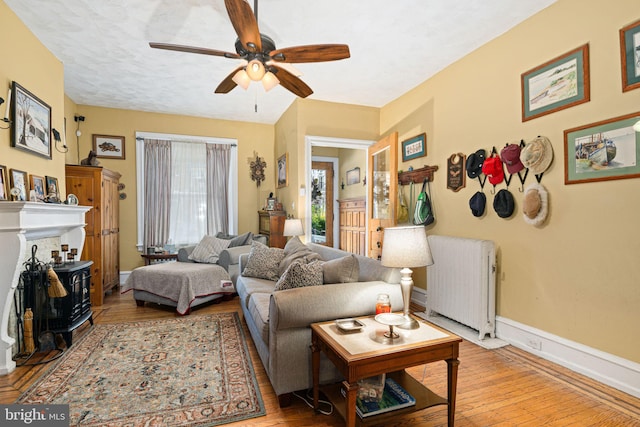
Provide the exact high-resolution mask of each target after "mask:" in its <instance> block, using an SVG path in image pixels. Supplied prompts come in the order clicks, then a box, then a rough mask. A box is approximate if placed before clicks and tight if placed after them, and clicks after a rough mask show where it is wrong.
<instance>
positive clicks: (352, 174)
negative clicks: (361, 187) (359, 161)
mask: <svg viewBox="0 0 640 427" xmlns="http://www.w3.org/2000/svg"><path fill="white" fill-rule="evenodd" d="M359 182H360V168H358V167H355V168H353V169H351V170H348V171H347V185H353V184H357V183H359Z"/></svg>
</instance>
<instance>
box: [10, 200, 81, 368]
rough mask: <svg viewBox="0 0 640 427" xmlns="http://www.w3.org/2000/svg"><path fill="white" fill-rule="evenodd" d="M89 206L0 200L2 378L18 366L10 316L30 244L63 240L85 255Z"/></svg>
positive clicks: (61, 241) (62, 241)
mask: <svg viewBox="0 0 640 427" xmlns="http://www.w3.org/2000/svg"><path fill="white" fill-rule="evenodd" d="M89 209H91V207H90V206H68V205H57V204H48V203H36V202H9V201H0V241H1V242H2V244H1V245H0V375H5V374H8V373H9V372H11V371H13V370H14V369H15V367H16V363H15V362H14V361H13V360H12V348H13V344H14V342H15V340H14V339H13V338H12V337H10V336H9V313H10V312H11V305H12V304H13V294H14V292H15V289H16V287H17V286H18V278H19V276H20V271H21V270H22V269H23V267H22V266H23V263H24V261H25V253H26V248H27V241H29V240H37V239H44V238H48V237H60V243H67V244H69V246H70V247H73V248H78V253H82V248H83V245H84V238H85V231H84V225H85V214H86V213H87V212H88V211H89Z"/></svg>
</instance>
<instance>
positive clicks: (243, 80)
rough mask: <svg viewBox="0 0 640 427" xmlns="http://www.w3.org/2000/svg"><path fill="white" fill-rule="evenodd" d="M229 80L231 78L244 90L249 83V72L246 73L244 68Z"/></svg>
mask: <svg viewBox="0 0 640 427" xmlns="http://www.w3.org/2000/svg"><path fill="white" fill-rule="evenodd" d="M231 80H233V82H234V83H235V84H237V85H238V86H240V87H241V88H242V89H244V90H247V88H248V87H249V84H250V83H251V79H250V78H249V74H247V72H246V71H245V70H244V69H242V70H239V71H238V72H237V73H236V74H235V75H234V76H233V78H232V79H231Z"/></svg>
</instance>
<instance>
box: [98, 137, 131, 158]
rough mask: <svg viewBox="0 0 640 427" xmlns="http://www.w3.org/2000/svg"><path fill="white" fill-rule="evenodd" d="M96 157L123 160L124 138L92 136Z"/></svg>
mask: <svg viewBox="0 0 640 427" xmlns="http://www.w3.org/2000/svg"><path fill="white" fill-rule="evenodd" d="M93 151H95V152H96V157H101V158H103V159H122V160H124V136H110V135H95V134H94V135H93Z"/></svg>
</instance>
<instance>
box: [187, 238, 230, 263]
mask: <svg viewBox="0 0 640 427" xmlns="http://www.w3.org/2000/svg"><path fill="white" fill-rule="evenodd" d="M229 242H230V241H229V240H224V239H218V238H217V237H215V236H208V235H207V236H204V237H203V238H202V240H200V243H198V245H197V246H196V247H195V248H194V249H193V252H191V255H189V259H190V260H192V261H195V262H206V263H209V264H215V263H217V262H218V257H219V255H220V252H222V251H223V250H225V249H227V248H228V247H229Z"/></svg>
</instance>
